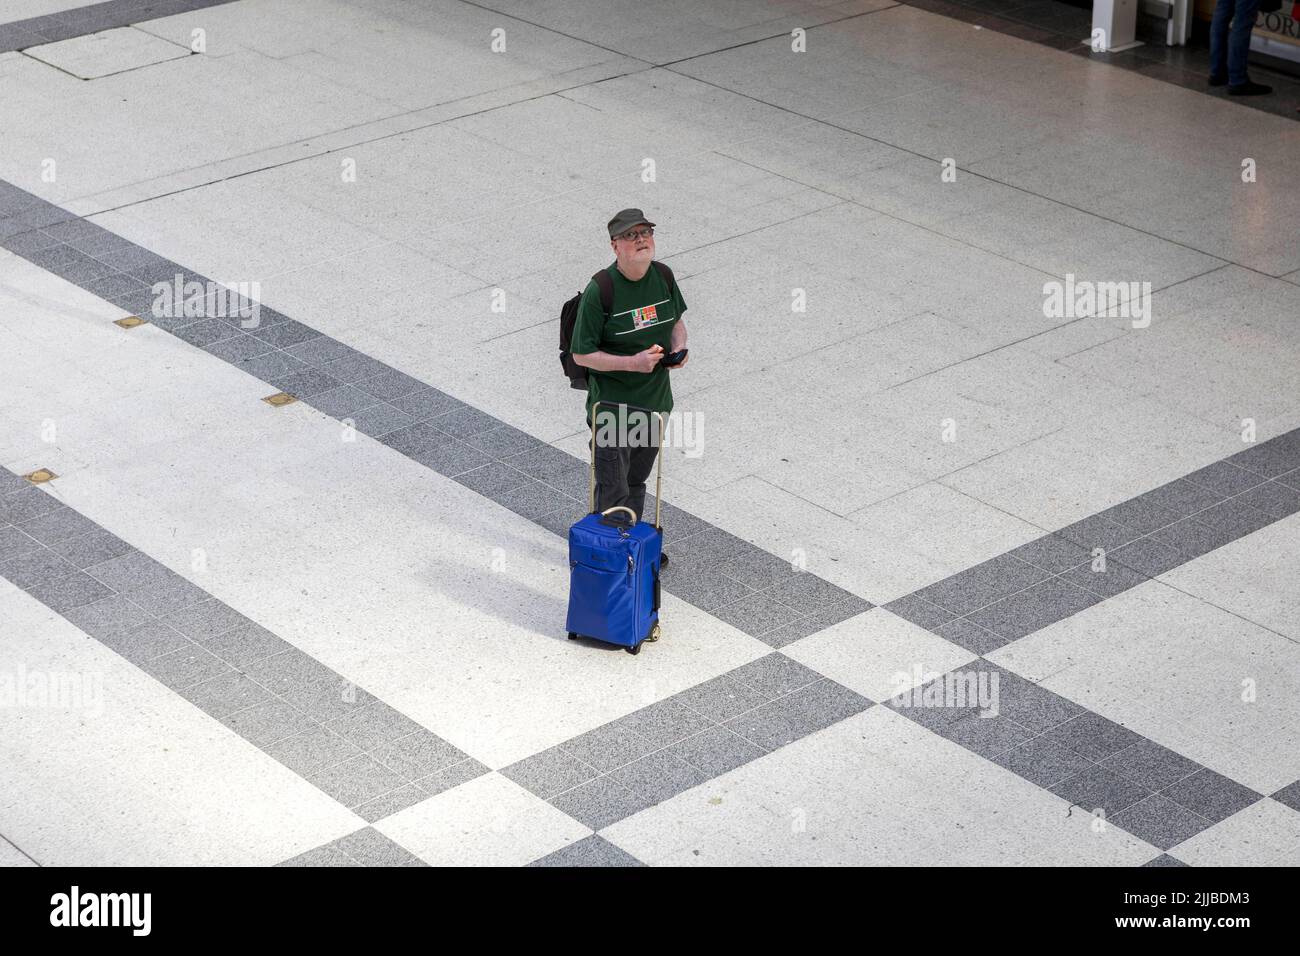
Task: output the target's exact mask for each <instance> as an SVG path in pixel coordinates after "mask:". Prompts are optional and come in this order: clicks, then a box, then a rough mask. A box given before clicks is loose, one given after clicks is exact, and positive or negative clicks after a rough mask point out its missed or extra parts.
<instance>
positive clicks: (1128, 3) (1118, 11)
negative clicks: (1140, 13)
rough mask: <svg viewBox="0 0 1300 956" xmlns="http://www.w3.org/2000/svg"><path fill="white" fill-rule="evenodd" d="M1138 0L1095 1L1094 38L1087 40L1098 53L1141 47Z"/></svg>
mask: <svg viewBox="0 0 1300 956" xmlns="http://www.w3.org/2000/svg"><path fill="white" fill-rule="evenodd" d="M1137 8H1138V0H1093V3H1092V37H1091V39H1089V40H1085V41H1084V42H1085V43H1088V44H1090V45H1091V46H1092V49H1093V50H1095V51H1096V52H1098V53H1118V52H1119V51H1120V50H1131V49H1132V48H1133V47H1135V46H1141V45H1142V44H1141V42H1140V41H1138V40H1135V39H1134V37H1135V36H1136V35H1137Z"/></svg>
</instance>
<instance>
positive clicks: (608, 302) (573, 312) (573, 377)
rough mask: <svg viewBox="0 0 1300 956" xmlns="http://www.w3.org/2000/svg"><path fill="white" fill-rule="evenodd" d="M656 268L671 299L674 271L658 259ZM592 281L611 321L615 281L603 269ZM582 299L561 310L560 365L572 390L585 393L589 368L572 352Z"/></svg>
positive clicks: (673, 287)
mask: <svg viewBox="0 0 1300 956" xmlns="http://www.w3.org/2000/svg"><path fill="white" fill-rule="evenodd" d="M650 264H651V265H652V266H654V267H655V268H656V269H657V270H658V271H659V274H660V275H661V276H663V279H664V281H665V282H667V283H668V295H669V296H670V297H671V296H672V295H673V293H674V292H676V290H677V284H676V280H675V279H674V278H673V270H672V269H670V268H668V266H666V265H664V264H663V263H662V262H660V261H659V260H658V259H655V260H653V261H652V262H651V263H650ZM591 280H592V281H593V282H595V283H596V288H597V289H598V290H599V291H600V307H601V309H603V310H604V312H605V318H606V320H608V319H609V310H610V309H612V308H613V307H614V280H613V279H611V278H610V275H609V272H608V271H607V270H605V269H601V270H600V271H599V272H597V273H596V274H595V275H594V276H592V277H591ZM581 299H582V293H581V292H579V293H578V294H577V295H575V296H574V297H573V298H572V299H570V300H569V301H568V302H566V303H564V307H563V308H562V309H560V365H561V366H562V367H563V368H564V374H565V375H567V376H568V378H569V387H570V388H580V389H583V390H584V391H585V390H586V388H587V366H585V365H579V364H578V363H577V362H575V361H574V360H573V352H571V351H570V346H571V343H572V342H573V327H574V325H575V324H576V323H577V321H578V302H579V301H581Z"/></svg>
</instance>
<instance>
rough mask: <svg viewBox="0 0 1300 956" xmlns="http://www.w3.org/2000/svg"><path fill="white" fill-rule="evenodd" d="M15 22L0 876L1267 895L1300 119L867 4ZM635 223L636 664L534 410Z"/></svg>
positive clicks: (555, 385) (1285, 839)
mask: <svg viewBox="0 0 1300 956" xmlns="http://www.w3.org/2000/svg"><path fill="white" fill-rule="evenodd" d="M3 17H4V19H5V22H4V23H0V51H6V52H0V88H3V90H4V95H3V96H0V128H2V129H4V130H5V131H6V135H5V136H4V138H3V139H0V863H6V864H14V865H32V864H37V865H133V864H144V865H250V864H251V865H277V864H293V865H300V864H305V865H357V864H362V865H420V864H430V865H512V866H514V865H545V866H557V865H558V866H575V865H641V864H645V865H683V866H699V865H746V864H761V865H793V864H814V865H844V864H888V865H917V864H931V865H936V864H937V865H955V866H977V865H990V864H1013V865H1096V866H1139V865H1147V864H1151V865H1182V864H1189V865H1217V864H1233V865H1237V864H1240V865H1296V864H1297V863H1300V746H1298V744H1300V586H1297V584H1296V581H1295V573H1294V564H1295V559H1294V555H1295V552H1296V547H1297V544H1298V543H1300V517H1297V515H1298V514H1300V400H1297V397H1296V389H1295V384H1296V380H1297V371H1298V370H1300V332H1297V331H1296V326H1295V317H1296V316H1297V314H1300V246H1297V244H1296V242H1295V234H1296V229H1295V224H1296V222H1297V221H1300V197H1298V196H1297V194H1296V191H1295V190H1294V188H1293V185H1292V184H1293V183H1294V182H1295V180H1296V179H1297V177H1298V176H1300V151H1298V150H1297V149H1296V146H1297V134H1296V132H1295V130H1296V128H1297V127H1296V126H1295V125H1294V123H1293V122H1292V120H1291V119H1290V118H1288V117H1281V116H1275V115H1271V114H1269V113H1268V112H1265V111H1261V110H1258V109H1249V108H1245V107H1244V106H1243V105H1242V104H1239V103H1236V102H1233V101H1229V100H1227V99H1225V98H1223V97H1221V96H1217V95H1215V96H1211V95H1208V94H1206V93H1205V92H1202V91H1199V90H1195V89H1190V88H1184V87H1182V86H1179V85H1176V84H1171V83H1168V82H1163V81H1162V80H1161V79H1159V78H1156V77H1154V76H1151V75H1147V74H1146V73H1144V72H1143V71H1142V70H1136V69H1126V68H1122V67H1121V66H1120V65H1117V64H1114V63H1106V62H1101V61H1099V60H1097V59H1093V58H1090V57H1086V56H1080V55H1076V54H1075V53H1074V52H1070V51H1066V50H1062V49H1056V48H1053V47H1052V46H1051V45H1050V44H1045V43H1041V42H1035V41H1034V39H1033V38H1023V37H1018V36H1013V35H1009V34H1007V33H1001V32H998V31H996V30H993V29H979V30H977V29H974V27H973V25H972V24H970V23H968V22H963V21H962V20H960V19H955V18H952V17H948V16H944V15H942V14H941V13H937V12H934V11H931V10H927V9H922V8H920V7H919V6H916V5H910V4H897V3H893V2H891V0H850V2H843V3H835V2H830V3H817V2H778V0H753V2H750V3H746V4H742V5H736V4H725V3H718V2H713V0H704V2H698V3H692V4H689V5H680V4H666V3H664V4H660V3H616V4H610V3H607V2H600V0H546V2H523V0H495V2H489V3H485V4H478V3H474V4H470V3H465V2H461V0H430V2H425V3H410V2H402V0H353V2H342V0H295V2H293V3H285V2H277V0H233V2H229V0H228V2H216V3H214V2H211V0H204V2H197V0H109V2H107V3H100V4H95V5H93V6H84V5H81V6H78V5H77V4H75V3H73V2H68V0H11V2H9V3H7V4H5V6H4V10H3ZM795 30H801V31H803V32H802V33H798V34H796V35H795V37H794V38H793V39H792V31H795ZM792 46H793V47H800V49H792ZM1008 77H1014V78H1015V80H1016V82H1014V83H1010V82H1007V79H1008ZM626 206H639V207H642V208H644V209H645V210H646V212H647V214H648V215H649V216H650V217H651V218H652V219H654V221H655V222H656V223H657V224H658V228H657V232H656V239H657V242H658V250H659V256H660V258H662V259H664V261H666V262H667V263H669V264H670V265H671V266H672V267H673V269H674V270H675V272H676V275H677V277H678V280H679V282H680V285H681V289H682V292H683V295H684V297H685V299H686V301H687V303H688V305H689V311H688V313H687V318H688V325H689V328H690V347H691V362H690V365H689V367H687V368H684V369H682V370H680V371H678V372H674V373H673V375H674V379H673V381H674V394H675V396H676V402H677V409H676V413H675V414H677V415H679V416H680V417H679V418H678V419H677V420H676V421H675V422H674V428H673V435H674V438H675V440H674V441H672V442H671V443H670V447H668V448H667V449H666V451H665V454H664V461H663V465H664V477H663V493H662V507H663V523H664V529H665V537H666V541H667V545H668V548H669V550H670V551H671V553H672V556H673V563H672V566H671V568H670V569H669V570H668V572H667V574H666V576H665V580H664V595H663V606H662V609H661V618H662V624H663V629H664V636H663V639H662V640H660V641H658V642H657V643H654V644H648V645H646V646H645V647H644V649H643V650H642V652H641V653H640V654H638V655H637V656H635V657H633V656H629V655H627V654H624V653H622V652H621V650H619V649H618V648H612V647H609V646H604V645H600V644H597V643H595V642H591V641H585V640H584V641H574V642H571V641H568V640H566V634H565V630H564V616H565V607H566V602H567V596H568V573H567V569H568V563H567V549H566V543H565V537H564V535H565V533H566V530H567V528H568V526H569V525H570V524H571V523H572V522H573V521H574V520H575V519H576V518H578V517H579V516H580V515H581V514H583V512H584V511H585V508H586V495H587V480H588V479H587V467H586V464H585V461H586V457H585V456H586V452H587V446H586V435H585V433H584V432H583V431H582V429H581V428H580V422H581V419H580V418H579V412H580V409H581V398H580V396H579V394H578V393H576V392H574V391H573V390H571V389H569V388H568V387H567V383H566V382H565V381H564V379H563V378H562V377H561V375H560V369H559V366H558V363H557V362H556V355H555V346H556V338H557V321H558V315H559V309H560V305H561V304H562V303H563V301H564V300H565V299H567V298H568V297H569V296H571V295H572V294H573V293H574V292H576V291H578V289H579V288H580V287H581V286H582V285H583V284H584V282H585V281H586V278H587V277H588V276H590V274H591V273H592V271H594V270H595V269H597V268H600V267H601V266H602V265H605V264H607V263H608V261H609V259H610V251H609V246H608V244H607V239H606V237H605V231H604V229H605V226H604V224H605V221H606V220H607V219H608V218H609V217H610V216H611V215H612V214H613V212H614V211H615V210H617V209H620V208H623V207H626ZM168 290H171V291H168ZM1098 303H1100V304H1098ZM187 306H191V307H192V308H187ZM133 316H134V317H137V318H138V319H142V320H143V322H132V321H127V320H128V319H129V317H133ZM778 318H779V319H780V321H777V320H778ZM275 396H283V399H282V400H279V399H277V400H276V401H267V399H271V398H273V397H275Z"/></svg>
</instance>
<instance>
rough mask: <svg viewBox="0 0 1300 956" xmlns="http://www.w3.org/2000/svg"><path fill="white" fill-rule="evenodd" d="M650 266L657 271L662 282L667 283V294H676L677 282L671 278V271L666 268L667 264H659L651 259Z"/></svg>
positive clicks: (656, 260)
mask: <svg viewBox="0 0 1300 956" xmlns="http://www.w3.org/2000/svg"><path fill="white" fill-rule="evenodd" d="M650 264H651V265H652V266H654V267H655V268H656V269H657V270H658V271H659V275H661V276H663V280H664V281H665V282H667V283H668V294H669V295H672V294H673V293H674V292H676V291H677V280H676V279H675V278H673V270H672V269H670V268H668V264H667V263H665V262H660V261H659V260H658V259H652V260H651V261H650Z"/></svg>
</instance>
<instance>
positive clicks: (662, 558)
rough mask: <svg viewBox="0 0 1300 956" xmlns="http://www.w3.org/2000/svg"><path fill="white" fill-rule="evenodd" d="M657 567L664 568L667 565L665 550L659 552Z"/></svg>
mask: <svg viewBox="0 0 1300 956" xmlns="http://www.w3.org/2000/svg"><path fill="white" fill-rule="evenodd" d="M659 567H660V568H666V567H668V552H667V551H660V552H659Z"/></svg>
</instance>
